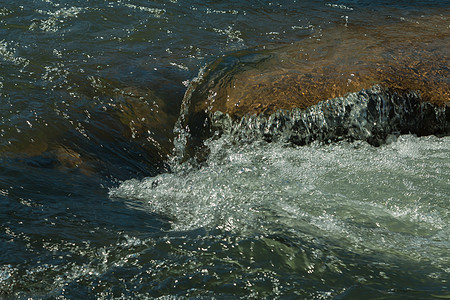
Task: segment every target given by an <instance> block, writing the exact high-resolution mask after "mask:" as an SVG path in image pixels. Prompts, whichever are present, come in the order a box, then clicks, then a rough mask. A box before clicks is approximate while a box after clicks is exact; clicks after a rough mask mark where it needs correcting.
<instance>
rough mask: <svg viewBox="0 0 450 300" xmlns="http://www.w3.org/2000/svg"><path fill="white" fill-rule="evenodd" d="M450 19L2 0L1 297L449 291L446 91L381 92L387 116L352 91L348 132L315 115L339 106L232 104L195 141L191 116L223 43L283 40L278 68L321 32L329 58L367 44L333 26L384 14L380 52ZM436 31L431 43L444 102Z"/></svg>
mask: <svg viewBox="0 0 450 300" xmlns="http://www.w3.org/2000/svg"><path fill="white" fill-rule="evenodd" d="M449 15H450V3H449V2H448V1H397V2H395V3H393V2H392V1H353V0H348V1H345V0H342V1H341V0H337V1H298V0H297V1H296V0H280V1H250V0H249V1H228V2H223V1H181V0H178V1H177V0H167V1H163V0H158V1H147V0H120V1H107V0H93V1H78V0H65V1H57V0H28V1H22V2H20V3H19V2H17V1H16V2H14V1H9V0H0V299H111V298H114V299H147V298H161V299H174V298H176V299H178V298H182V299H184V298H195V299H198V298H200V299H211V298H216V299H237V298H242V299H247V298H253V299H264V298H268V299H273V298H280V299H364V298H367V299H433V298H435V299H447V298H449V297H450V289H449V286H450V226H449V224H450V219H449V218H450V214H449V204H450V137H449V136H448V124H449V123H448V122H449V120H448V115H449V114H448V111H449V107H448V104H447V107H445V106H442V107H440V108H439V109H435V108H432V107H431V106H427V104H423V105H422V106H420V105H418V104H417V105H416V104H414V105H415V106H414V105H411V106H405V107H406V109H405V110H401V111H400V110H398V109H397V108H398V106H397V104H396V103H394V102H393V103H394V105H393V107H394V108H393V109H390V110H389V109H386V107H384V108H383V107H382V105H380V106H377V107H376V109H375V110H374V112H375V113H379V116H381V117H382V119H383V122H384V121H386V122H384V123H383V122H381V123H377V124H375V123H376V122H372V121H373V120H370V121H371V122H372V123H370V122H368V120H369V119H367V118H365V117H364V116H365V115H367V114H369V115H370V114H371V113H372V112H371V113H366V111H365V110H364V109H365V108H364V106H362V105H360V104H358V103H359V102H358V103H356V102H351V105H352V106H351V109H350V110H348V109H347V110H346V108H345V105H347V104H348V103H350V102H346V101H347V100H348V99H350V100H351V97H352V96H349V97H347V98H340V99H341V100H339V101H342V103H344V104H345V105H344V104H343V105H342V107H343V110H342V111H341V112H340V113H341V115H340V116H345V122H346V123H345V124H350V125H351V126H350V125H349V127H339V126H335V127H332V126H331V125H330V124H331V123H329V122H328V123H326V122H325V123H326V125H327V126H328V125H330V126H328V127H325V126H324V125H323V126H322V125H320V126H319V125H318V124H322V123H323V124H325V123H324V122H323V120H324V119H320V118H315V119H314V120H315V121H314V120H313V119H311V118H312V117H311V116H313V115H314V116H317V115H321V113H323V112H324V111H325V109H323V107H324V105H326V103H325V102H323V103H325V104H323V103H322V104H319V105H318V106H315V107H312V108H309V110H306V111H304V110H302V111H300V110H294V111H291V112H289V113H288V112H284V113H283V112H278V113H277V115H276V116H278V117H273V119H272V120H275V121H276V122H281V121H279V120H283V122H284V123H282V124H283V125H282V126H281V125H280V126H278V125H276V126H275V125H273V124H278V123H276V122H275V121H274V122H275V123H272V125H273V126H272V125H271V126H272V127H270V126H269V125H267V126H268V127H264V126H262V125H261V124H262V123H261V122H265V121H263V119H262V118H259V117H256V116H247V117H245V118H244V119H242V121H241V122H239V120H238V121H236V120H234V121H232V120H231V119H227V117H226V116H224V115H221V114H220V113H217V112H216V113H215V115H214V116H215V118H216V119H214V118H213V119H212V122H216V123H214V124H213V125H214V126H219V127H220V126H221V128H220V130H221V133H220V134H218V133H215V132H210V133H211V134H210V135H204V136H197V138H199V139H201V141H200V142H201V144H202V146H201V147H198V148H196V147H194V146H195V145H194V146H193V147H192V148H189V151H190V153H189V155H187V152H186V151H187V150H188V148H187V146H190V145H187V144H186V141H188V140H189V138H191V136H189V135H188V133H187V132H186V131H183V130H185V128H183V127H182V126H181V124H182V121H183V118H184V117H187V116H186V115H184V114H186V113H187V110H183V109H186V106H188V105H189V103H188V101H187V100H189V87H193V86H194V87H195V80H196V79H195V78H196V77H197V76H198V75H199V74H202V72H203V71H204V70H208V67H210V66H215V67H216V68H217V66H219V67H220V66H223V65H225V63H227V62H228V61H227V58H233V57H238V58H239V59H240V58H241V57H244V56H245V57H258V55H260V54H261V53H262V54H264V55H265V54H266V53H270V57H271V60H268V62H267V65H263V67H261V69H258V70H257V72H260V73H261V74H264V67H265V66H269V67H272V66H273V65H276V64H277V63H278V62H279V61H281V59H284V58H285V57H288V55H287V54H286V53H288V52H285V53H284V54H283V55H285V56H283V55H280V56H277V55H279V53H282V52H279V51H278V49H281V48H282V49H284V50H283V51H288V50H289V49H290V50H289V51H291V52H292V51H293V50H292V49H297V48H295V47H302V45H303V44H302V41H305V44H306V45H308V46H305V49H306V50H305V51H312V52H314V51H316V48H315V47H316V45H318V47H319V46H320V49H319V48H317V52H321V51H322V50H323V49H328V50H327V51H329V49H334V47H337V46H339V51H340V52H339V53H338V52H336V56H333V55H329V56H327V57H325V59H326V60H327V62H328V60H329V61H330V62H333V61H336V60H339V57H340V56H339V55H344V56H346V53H344V52H345V51H347V49H348V48H352V47H353V45H356V44H357V40H353V41H348V43H347V44H346V42H347V40H346V38H342V39H341V40H340V39H331V38H330V36H332V37H334V34H339V33H341V35H339V36H341V37H348V36H350V34H351V33H352V31H351V30H348V29H349V28H353V29H352V30H354V29H355V28H356V29H357V31H358V33H364V30H367V32H369V28H370V32H371V34H372V36H371V37H372V39H371V40H369V39H368V40H369V42H368V44H367V45H370V47H369V46H367V49H369V48H370V49H371V51H372V50H373V48H376V47H383V46H385V45H386V44H385V43H384V42H380V40H377V37H378V32H377V30H384V31H389V29H390V28H391V29H392V30H393V32H389V34H392V35H391V36H392V37H393V39H395V40H396V41H398V40H402V31H401V30H399V31H395V30H394V29H395V28H397V29H398V28H405V26H406V27H411V28H412V29H411V31H410V32H409V33H408V34H409V35H408V37H405V40H407V42H409V41H410V40H413V39H414V38H413V37H414V36H415V33H414V30H417V36H421V35H420V34H423V33H424V32H425V33H427V34H428V32H430V30H431V31H433V30H434V28H444V29H446V28H447V29H448V26H449V25H450V24H447V25H445V22H448V20H449ZM399 24H400V25H401V26H398V25H399ZM405 24H406V25H405ZM408 24H414V26H412V25H411V26H408ZM352 26H353V27H352ZM430 28H431V29H430ZM385 33H386V32H383V34H384V35H383V36H389V35H386V34H385ZM427 34H425V35H427ZM381 35H382V34H380V36H381ZM436 36H437V37H438V38H436V39H433V38H432V37H430V40H426V41H425V42H423V44H424V45H426V47H427V48H426V55H428V56H429V57H432V59H435V57H433V55H436V57H438V59H436V60H433V61H434V62H437V63H436V66H437V67H435V66H434V67H435V69H434V70H436V69H437V71H436V72H435V73H433V76H435V77H433V79H436V80H435V81H436V82H434V83H436V86H437V87H439V88H441V89H438V90H436V93H437V94H439V97H441V98H440V99H444V100H445V95H448V84H449V76H448V74H449V68H448V64H447V65H445V61H447V62H448V50H447V48H445V47H442V45H448V41H449V34H448V32H447V33H446V32H445V30H444V31H442V32H436ZM394 37H395V38H394ZM307 41H309V42H308V43H306V42H307ZM329 43H335V44H329ZM291 45H294V46H295V47H294V48H292V46H291ZM299 45H300V46H299ZM386 47H387V46H386ZM286 49H288V50H286ZM336 49H337V48H336ZM367 49H366V50H367ZM383 49H384V48H383ZM319 50H320V51H319ZM375 50H376V49H375ZM388 50H390V48H389V49H388ZM414 50H415V49H414ZM323 51H325V50H323ZM358 51H360V52H359V53H357V52H358ZM361 51H363V50H361V49H359V48H358V49H356V48H355V52H354V53H352V55H353V56H352V57H358V58H364V59H366V58H367V55H366V54H365V53H362V52H361ZM364 51H365V50H364ZM291 52H289V53H288V54H289V55H291V54H292V53H291ZM236 53H237V54H236ZM242 53H244V54H245V55H244V54H242ZM255 53H257V55H254V54H255ZM321 53H322V52H321ZM327 53H328V52H327ZM329 53H334V52H333V51H330V52H329ZM377 53H378V52H377ZM380 53H381V52H380ZM386 53H388V54H389V53H390V52H389V51H387V52H383V55H386V56H387V57H388V58H387V59H386V61H388V62H389V61H394V60H393V58H392V56H395V55H391V56H389V55H388V54H386ZM414 53H415V52H414ZM406 56H408V55H406ZM428 56H427V57H428ZM279 57H281V58H280V59H279ZM336 57H337V58H336ZM418 57H419V56H418ZM424 57H425V56H424ZM221 58H223V60H222V61H223V62H224V63H223V64H222V62H221V60H220V59H221ZM394 58H395V59H397V57H394ZM419 58H420V59H417V57H415V58H414V59H417V61H415V62H414V64H411V66H408V68H409V69H408V70H410V71H411V70H412V73H414V72H419V71H421V70H426V67H427V61H426V60H421V59H422V58H423V57H419ZM277 59H279V61H278V60H277ZM315 59H317V61H314V60H313V59H311V60H310V61H309V63H308V64H305V65H306V67H305V68H307V69H308V70H309V69H310V70H315V72H316V71H317V73H320V74H321V73H322V71H323V70H324V69H323V65H322V66H319V65H318V63H319V61H323V57H321V56H320V55H319V56H317V57H316V58H315ZM369 59H370V57H369ZM403 60H405V58H404V57H402V58H401V59H400V58H399V59H398V61H401V62H403ZM217 61H219V63H214V62H217ZM373 61H375V62H376V59H375V58H374V59H373ZM443 62H444V63H443ZM252 63H253V61H250V64H252ZM299 65H300V64H299ZM361 66H362V67H361ZM424 66H425V67H424ZM283 67H285V66H283ZM346 67H347V69H346V71H349V72H350V71H352V70H351V69H352V68H351V64H349V65H348V66H346ZM363 67H364V66H363V65H362V64H360V65H359V68H360V69H359V70H360V71H361V70H363ZM233 68H235V65H232V66H231V69H230V70H231V71H232V72H234V70H235V69H233ZM387 69H388V68H387ZM221 70H222V69H220V68H218V69H214V72H215V73H214V72H213V73H214V74H216V73H220V72H222V71H221ZM228 71H229V70H227V72H228ZM223 72H225V71H223ZM249 72H250V73H249V74H253V73H251V72H253V70H250V71H249ZM242 74H243V75H242V77H245V76H246V74H247V73H242ZM258 74H259V73H258ZM271 74H275V73H271ZM383 74H384V73H383ZM253 75H254V74H253ZM275 75H276V74H275ZM275 75H273V76H275ZM197 79H198V78H197ZM305 80H306V79H305ZM345 80H347V79H345ZM269 81H270V80H269ZM238 83H239V82H238ZM434 83H433V84H434ZM374 84H376V82H374ZM418 84H425V85H428V82H425V83H423V82H421V83H418ZM224 87H226V85H224ZM373 89H377V87H376V86H375V87H373ZM186 91H188V92H187V93H186ZM238 92H239V91H238ZM185 93H186V95H185ZM411 95H412V96H411V99H413V100H414V101H418V100H417V99H418V98H417V99H416V98H414V97H416V96H417V95H419V94H415V93H414V92H411ZM427 95H428V94H427ZM417 97H418V96H417ZM431 97H433V96H431ZM183 99H184V100H183ZM323 100H326V99H323ZM350 100H348V101H350ZM363 100H364V99H363ZM183 101H184V102H183ZM339 101H337V102H336V101H335V102H333V103H341V102H339ZM362 102H364V101H362ZM354 103H356V104H354ZM376 103H384V102H376ZM410 108H414V109H418V110H417V111H420V113H421V114H422V113H423V112H425V113H423V114H422V115H420V114H416V111H415V110H410ZM383 109H385V110H383ZM349 112H350V113H349ZM361 112H362V113H361ZM386 112H388V113H386ZM393 112H396V113H393ZM206 113H207V112H206ZM308 114H309V115H308ZM322 115H323V114H322ZM373 115H376V116H378V115H377V114H373ZM304 116H306V117H304ZM335 116H338V115H337V114H336V115H335ZM355 116H357V117H355ZM429 116H433V118H434V119H433V120H437V121H436V122H437V123H436V122H435V123H433V122H434V121H433V122H431V121H430V122H428V121H429V120H430V118H429ZM381 117H380V120H381ZM277 118H278V119H277ZM289 118H290V119H289ZM295 118H297V119H295ZM308 118H309V119H308ZM311 120H312V121H311ZM327 120H329V119H327ZM392 120H394V121H395V120H400V121H398V122H397V121H395V122H397V123H395V122H394V121H392ZM405 120H406V121H405ZM288 121H289V122H291V121H292V122H291V123H289V122H288ZM300 121H301V122H302V124H304V126H305V127H304V129H302V130H303V131H302V132H306V133H305V134H304V135H301V134H299V135H298V136H295V137H294V138H293V136H292V135H290V136H287V135H286V132H287V131H286V130H287V129H288V130H292V129H293V128H294V127H295V126H294V125H292V124H295V122H297V123H299V122H300ZM391 121H392V122H391ZM233 122H234V123H233ZM314 122H316V123H314ZM402 122H403V123H402ZM446 122H447V123H446ZM368 123H370V124H369V125H367V124H368ZM264 124H269V123H264ZM280 124H281V123H280ZM286 124H287V125H286ZM289 124H291V125H292V126H291V125H289ZM308 124H309V125H308ZM336 124H337V123H336ZM355 124H356V125H357V126H356V127H355V126H354V125H355ZM372 124H373V125H372ZM392 124H394V125H392ZM398 124H401V125H398ZM402 124H403V125H404V124H406V125H404V126H403V125H402ZM430 124H438V125H436V128H437V129H436V128H434V127H432V126H429V125H430ZM442 124H444V125H442ZM214 126H213V127H214ZM258 126H259V127H258ZM283 126H284V127H283ZM289 126H291V127H289ZM352 126H353V127H352ZM396 126H397V127H396ZM411 126H412V127H411ZM433 126H434V125H433ZM442 126H443V127H442ZM445 126H447V127H445ZM269 127H270V128H269ZM413 127H414V130H409V129H411V128H413ZM267 128H269V129H270V134H268V133H267V132H266V131H267V130H269V129H267ZM302 128H303V127H302ZM325 128H327V130H328V131H326V130H325ZM336 128H339V129H336ZM349 128H350V129H349ZM354 128H358V130H360V131H358V132H356V131H355V129H354ZM433 128H434V129H433ZM266 129H267V130H266ZM344 129H345V130H344ZM435 129H436V130H435ZM265 130H266V131H265ZM346 130H347V131H346ZM289 132H291V131H289ZM355 132H356V133H355ZM338 133H339V134H338ZM416 133H417V134H418V135H422V136H417V135H415V134H416ZM430 133H435V134H434V135H429V134H430ZM191 134H192V136H194V135H195V133H194V132H191ZM302 134H303V133H302ZM376 134H378V136H376ZM374 136H376V137H377V138H378V137H381V139H379V140H374V139H371V137H374ZM318 137H323V138H318ZM374 141H375V142H374ZM198 158H201V159H198Z"/></svg>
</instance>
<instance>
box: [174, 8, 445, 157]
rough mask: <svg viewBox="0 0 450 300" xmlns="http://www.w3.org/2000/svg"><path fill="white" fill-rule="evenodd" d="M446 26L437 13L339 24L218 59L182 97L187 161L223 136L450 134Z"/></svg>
mask: <svg viewBox="0 0 450 300" xmlns="http://www.w3.org/2000/svg"><path fill="white" fill-rule="evenodd" d="M447 24H448V17H447V16H446V15H441V16H434V17H427V18H419V19H414V20H403V21H402V22H400V23H393V24H390V25H384V26H379V27H373V28H363V27H361V26H351V25H348V26H346V25H338V26H335V27H333V28H330V29H327V30H324V31H323V32H322V33H321V34H320V35H317V36H313V37H311V38H308V39H305V40H302V41H300V42H298V43H295V44H292V45H287V46H284V47H281V48H276V49H268V48H269V47H264V48H263V49H253V50H246V51H240V52H238V53H233V54H230V55H227V56H224V57H222V58H220V59H218V60H217V61H216V62H214V63H213V64H212V65H210V66H209V67H208V68H207V69H205V70H204V71H203V72H202V73H200V75H199V77H198V78H197V79H196V80H194V81H193V82H192V83H191V85H190V87H189V88H188V90H187V92H186V95H185V98H184V100H183V106H182V115H181V117H180V122H179V128H180V130H182V131H183V130H184V131H185V132H186V135H187V136H188V138H187V139H186V141H185V144H186V146H187V147H186V149H185V151H186V154H187V156H188V157H192V156H199V155H200V154H199V152H198V151H197V150H196V149H198V147H202V146H201V145H202V144H203V141H204V140H205V139H207V138H209V137H211V136H212V135H213V134H221V133H224V132H227V133H228V134H232V135H233V136H234V137H235V138H238V139H239V140H252V139H254V138H256V137H258V138H262V139H264V140H267V141H272V140H280V139H281V140H283V141H286V142H291V143H294V144H305V143H309V142H311V141H314V140H320V141H324V142H327V141H334V140H340V139H362V140H366V141H368V142H369V143H371V144H373V145H379V144H382V143H384V142H385V141H386V139H387V138H388V136H389V135H390V134H394V135H398V134H403V133H414V134H417V135H428V134H436V135H447V134H448V133H449V118H450V117H449V103H450V102H449V99H450V88H449V87H450V82H449V73H450V72H449V66H448V58H449V50H448V47H447V45H448V44H450V34H449V31H448V25H447ZM329 99H332V100H329ZM325 100H327V101H325ZM322 101H325V102H322ZM200 152H201V151H200Z"/></svg>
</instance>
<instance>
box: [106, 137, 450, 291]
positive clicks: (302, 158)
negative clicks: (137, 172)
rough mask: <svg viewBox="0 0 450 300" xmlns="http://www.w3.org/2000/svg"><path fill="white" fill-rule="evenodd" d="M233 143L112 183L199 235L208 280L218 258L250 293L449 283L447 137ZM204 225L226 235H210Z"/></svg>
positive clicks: (197, 250) (119, 193)
mask: <svg viewBox="0 0 450 300" xmlns="http://www.w3.org/2000/svg"><path fill="white" fill-rule="evenodd" d="M230 144H231V143H230V142H229V141H228V140H227V138H226V137H223V138H221V139H219V140H216V141H214V142H212V143H211V144H209V147H210V148H211V154H210V156H209V158H208V161H207V166H204V167H202V168H201V169H196V170H192V169H191V168H189V167H188V168H185V169H183V168H181V170H179V171H178V172H175V173H171V174H161V175H159V176H157V177H151V178H146V179H143V180H141V181H139V180H129V181H125V182H124V183H122V184H121V185H120V186H119V187H118V188H115V189H112V190H111V192H110V195H111V196H113V197H123V198H127V199H135V200H136V201H140V202H142V203H143V205H145V207H146V208H147V209H148V210H149V211H152V212H155V213H160V214H163V215H165V216H167V218H168V219H169V222H170V224H171V230H174V231H176V232H188V234H192V232H198V233H196V234H198V235H200V236H201V235H205V236H203V237H200V236H198V237H197V239H199V241H197V242H196V243H194V246H190V247H193V248H191V249H190V251H189V252H190V254H189V255H191V254H192V255H194V256H195V257H192V259H193V260H194V261H195V263H197V264H199V270H198V272H200V274H201V275H199V274H197V275H198V276H201V277H202V278H203V279H204V280H205V286H206V287H207V286H209V284H212V285H213V286H214V285H215V284H217V281H218V282H221V280H222V279H221V278H222V276H223V275H221V274H219V273H218V272H217V270H215V266H216V263H217V266H220V264H224V265H227V264H228V263H229V264H231V266H228V267H229V268H230V274H229V275H228V274H227V278H228V279H227V280H228V281H229V284H230V285H231V286H233V288H234V289H236V290H237V291H240V292H241V293H243V292H244V291H247V292H249V293H250V294H251V293H252V292H253V293H254V294H255V295H258V291H259V290H260V289H262V290H264V292H263V295H270V294H271V293H274V295H277V294H278V295H290V296H292V297H294V296H295V295H299V296H300V295H301V296H304V297H316V296H317V297H319V295H322V296H327V295H328V296H336V295H339V294H341V293H342V294H343V295H346V294H347V295H349V296H350V295H352V296H353V297H355V298H359V297H362V296H363V295H365V294H366V293H370V294H373V295H374V296H376V297H382V296H383V295H391V296H392V297H394V298H395V297H400V296H399V295H398V294H397V293H399V294H400V295H401V294H403V293H407V292H408V293H410V296H411V297H419V298H421V297H427V296H426V295H430V294H432V293H433V292H432V291H433V290H434V289H436V290H435V292H437V291H438V290H439V286H441V287H444V286H446V285H447V284H448V275H449V272H450V269H449V263H450V256H449V254H450V253H449V251H448V247H449V245H450V244H449V243H450V240H449V236H450V231H449V227H448V224H449V221H450V220H449V215H448V199H449V198H450V189H449V176H448V175H449V173H448V170H449V169H450V161H449V155H450V139H449V138H448V137H447V138H436V137H422V138H417V137H414V136H410V135H406V136H401V137H400V138H399V139H398V140H396V141H394V142H392V143H390V144H388V145H384V146H382V147H379V148H375V147H373V146H370V145H369V144H367V143H366V142H353V143H348V142H340V143H336V144H332V145H326V146H324V145H318V144H312V145H309V146H303V147H292V146H286V145H284V144H281V143H252V144H249V145H230ZM199 230H200V231H199ZM211 234H213V235H218V236H220V239H223V241H222V242H219V244H218V245H217V244H215V243H214V242H211V241H205V239H206V240H209V239H213V238H212V237H209V235H211ZM215 238H218V237H215ZM169 243H170V241H169ZM178 243H179V242H178ZM185 247H188V246H187V245H185V244H184V243H182V246H181V247H180V251H183V252H184V251H186V250H187V249H186V248H185ZM190 247H188V248H190ZM181 249H182V250H181ZM227 249H229V251H230V253H228V252H227V251H226V250H227ZM181 255H187V254H186V253H183V254H181ZM200 266H201V267H200ZM222 267H223V266H222ZM202 270H203V271H202ZM202 272H204V273H202ZM210 276H212V277H210ZM260 276H268V278H267V281H268V283H266V284H267V285H265V284H264V285H263V284H262V282H261V281H260V280H261V279H259V278H260ZM176 282H177V279H174V281H173V284H174V287H176V286H177V284H176ZM213 282H215V283H213ZM312 287H313V288H312ZM223 291H224V292H225V291H226V289H225V290H223ZM428 293H430V294H428ZM199 294H201V293H199ZM407 295H408V296H409V294H407ZM437 295H439V293H438V294H437ZM325 298H327V297H325Z"/></svg>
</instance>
